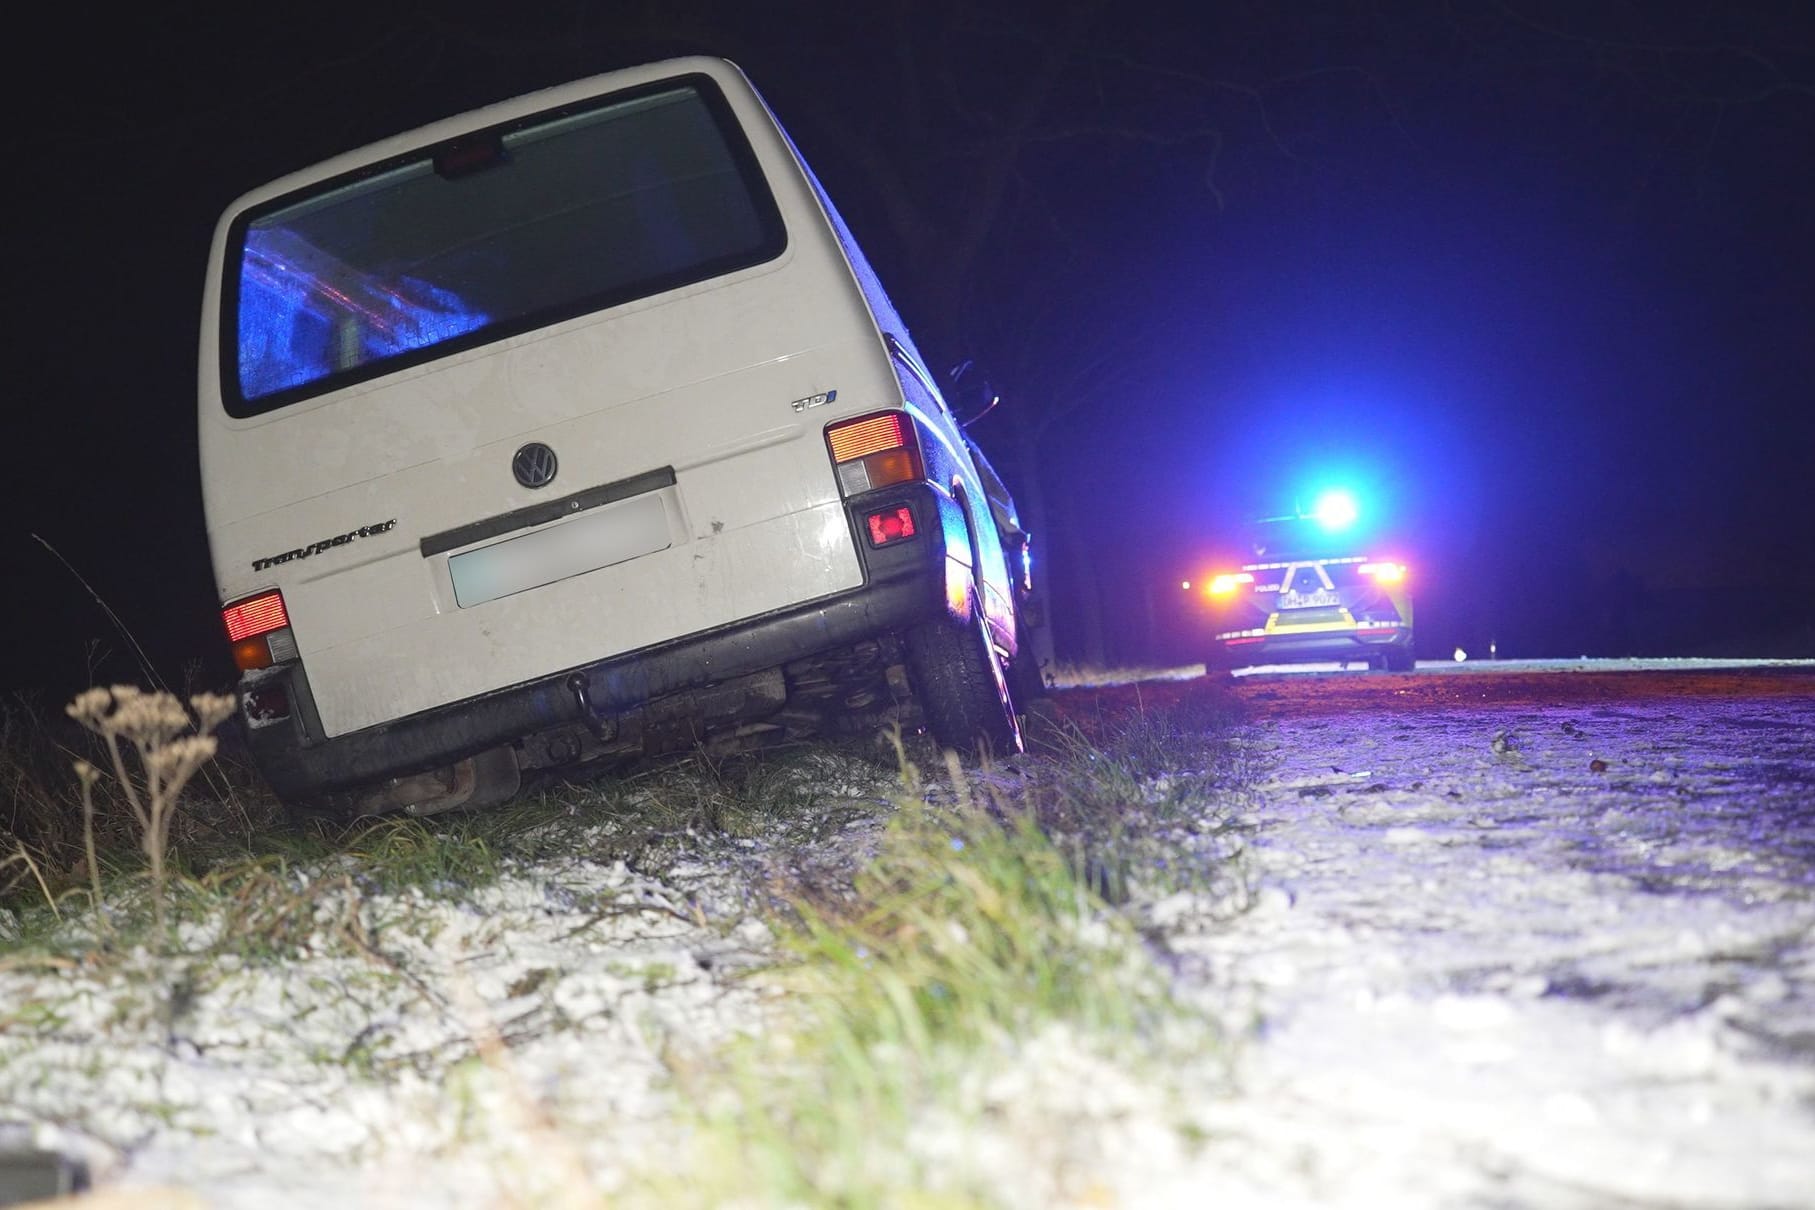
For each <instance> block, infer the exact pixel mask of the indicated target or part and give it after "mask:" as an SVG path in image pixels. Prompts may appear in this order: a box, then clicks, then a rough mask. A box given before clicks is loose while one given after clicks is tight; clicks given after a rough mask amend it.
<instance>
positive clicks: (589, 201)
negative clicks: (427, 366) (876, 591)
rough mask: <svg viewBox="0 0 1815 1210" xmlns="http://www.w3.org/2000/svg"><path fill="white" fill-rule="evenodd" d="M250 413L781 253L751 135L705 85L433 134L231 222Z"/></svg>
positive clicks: (234, 390)
mask: <svg viewBox="0 0 1815 1210" xmlns="http://www.w3.org/2000/svg"><path fill="white" fill-rule="evenodd" d="M234 235H235V245H234V246H235V247H236V248H237V251H238V255H237V257H236V258H234V260H233V261H231V262H230V266H231V267H230V269H229V273H228V281H227V282H226V283H224V285H225V287H226V290H225V295H224V297H225V303H226V305H225V306H224V307H223V309H222V318H223V323H224V324H225V325H226V330H225V331H224V332H223V334H222V335H223V337H224V338H225V339H224V340H223V341H222V362H223V364H222V366H221V370H222V374H221V379H222V387H223V395H224V397H225V400H226V406H227V410H228V411H229V412H230V413H232V414H233V415H236V416H246V415H253V414H256V413H260V412H266V411H270V410H272V409H274V408H277V407H281V406H283V405H285V404H288V403H293V402H296V401H298V400H301V399H305V398H308V397H310V396H312V395H316V394H319V393H321V392H322V391H326V390H332V389H335V388H337V387H341V386H345V385H348V384H350V383H353V382H358V381H361V380H363V379H367V378H372V377H375V376H377V375H379V374H384V373H389V372H391V371H393V370H396V369H400V368H402V367H404V366H406V365H413V364H417V363H420V362H423V361H427V360H430V359H432V358H435V357H439V356H444V355H446V354H448V353H451V352H455V351H457V350H461V349H466V348H471V347H473V346H475V345H478V344H483V343H486V342H488V341H492V340H497V339H500V338H502V337H505V336H510V335H514V334H516V333H519V332H524V331H528V330H530V329H533V328H537V327H541V326H544V325H546V324H550V323H555V322H558V321H560V320H563V319H568V318H571V317H573V316H576V315H582V314H585V313H586V312H589V311H594V310H598V309H600V308H603V307H609V306H614V305H616V304H619V303H623V302H628V301H630V300H632V299H636V298H641V297H646V296H648V295H651V294H656V293H660V292H662V291H664V290H670V289H674V288H676V287H678V286H682V285H686V284H689V283H691V282H696V281H703V280H706V279H707V278H711V277H716V276H719V275H721V274H724V273H728V272H732V271H734V270H736V269H740V268H744V267H747V266H749V265H753V264H758V263H760V262H762V261H765V260H768V259H771V258H773V257H775V256H777V255H779V254H780V252H781V250H782V248H783V246H784V244H785V236H784V234H783V231H782V228H781V219H780V215H779V214H778V212H777V210H776V208H775V203H774V201H773V199H772V198H771V197H770V195H769V192H768V189H767V187H766V185H765V183H764V182H763V179H762V176H761V173H760V172H759V170H758V169H757V166H756V161H755V157H754V155H753V154H752V153H751V151H750V148H749V144H748V143H747V142H746V141H745V139H744V138H743V135H742V132H741V131H739V130H738V128H737V125H736V122H735V119H734V118H733V116H732V114H731V111H730V109H729V107H728V106H727V105H726V104H725V103H724V100H723V98H722V96H721V95H720V94H719V93H718V91H717V89H716V88H715V87H714V86H713V85H712V84H711V82H710V81H707V80H705V79H703V78H693V77H690V78H688V80H687V81H685V82H671V83H669V84H666V85H664V86H662V87H659V88H657V89H654V90H648V89H645V90H639V91H637V92H635V93H628V94H617V95H614V96H613V97H611V98H606V99H605V100H604V101H603V102H602V103H598V104H594V105H591V106H587V107H584V108H573V107H569V108H566V109H562V110H559V111H556V112H554V113H551V114H547V115H543V116H542V117H540V118H537V119H533V120H531V121H527V122H518V123H514V124H512V125H510V126H507V127H504V128H500V129H497V130H492V131H484V132H480V133H479V134H477V135H473V136H467V137H464V138H462V139H460V140H457V141H456V142H454V143H452V144H443V145H440V146H436V147H427V148H424V149H423V150H422V152H421V153H420V154H418V155H415V156H410V157H404V158H400V159H395V160H390V161H387V162H385V163H382V164H379V165H376V166H374V167H373V168H370V169H367V170H364V171H362V172H360V173H357V174H354V175H353V176H351V177H344V178H341V179H339V180H337V181H331V182H328V183H326V184H325V185H323V186H322V187H320V188H318V189H315V190H311V191H309V192H308V193H306V194H298V195H293V196H291V197H288V198H285V199H281V200H279V201H278V202H276V203H273V204H271V205H267V206H263V207H260V208H259V209H257V210H254V211H250V212H248V214H247V215H245V216H244V217H243V218H242V219H241V220H240V221H239V222H238V223H237V224H236V225H235V227H234Z"/></svg>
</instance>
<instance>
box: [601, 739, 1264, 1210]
mask: <svg viewBox="0 0 1815 1210" xmlns="http://www.w3.org/2000/svg"><path fill="white" fill-rule="evenodd" d="M1224 721H1226V720H1224ZM1217 723H1218V720H1217V719H1213V718H1210V717H1208V716H1205V715H1204V714H1202V713H1201V712H1195V713H1194V707H1190V706H1188V707H1187V708H1186V709H1184V710H1183V711H1178V712H1156V713H1154V714H1151V715H1149V714H1146V713H1145V712H1137V713H1136V715H1135V716H1134V717H1131V718H1124V719H1120V720H1117V721H1116V722H1115V723H1114V725H1112V726H1111V727H1110V730H1109V732H1108V733H1106V734H1105V735H1104V736H1103V738H1104V740H1105V743H1104V744H1103V746H1100V747H1099V746H1095V745H1092V744H1090V743H1089V742H1088V741H1087V740H1086V739H1085V738H1084V737H1083V736H1082V735H1081V734H1079V733H1077V732H1075V731H1074V732H1071V733H1069V734H1068V735H1067V736H1066V737H1065V741H1064V743H1063V745H1062V746H1061V749H1060V750H1059V751H1058V752H1056V753H1050V754H1049V755H1048V756H1047V757H1046V758H1045V759H1044V760H1043V761H1042V762H1040V764H1039V766H1038V768H1037V773H1038V776H1037V777H1034V778H1030V779H1028V780H1027V781H1025V782H1024V783H1023V784H1021V785H1020V786H1019V787H1018V789H1017V790H1015V791H1012V792H1011V791H1009V790H1006V789H1004V783H1003V782H1002V781H1001V780H1000V779H997V778H992V777H991V776H990V774H989V771H988V770H985V771H984V772H983V773H982V774H980V775H978V776H975V777H972V776H968V775H967V774H966V773H965V771H963V770H961V769H959V768H958V767H957V766H956V764H955V762H953V763H951V764H950V765H949V766H948V769H947V774H948V782H947V784H946V785H945V787H943V789H944V790H945V793H944V794H943V795H942V794H940V793H938V792H936V790H935V792H932V793H928V792H927V788H925V787H922V786H921V785H920V781H919V774H918V771H917V770H916V769H915V768H914V766H913V765H912V764H911V763H910V762H908V761H907V760H906V759H905V756H904V759H903V762H902V768H903V775H904V778H903V785H902V787H901V790H900V792H899V794H898V796H897V798H896V803H895V811H894V815H893V817H892V819H891V821H890V823H889V827H888V830H887V832H886V834H885V836H884V839H883V842H882V845H881V848H880V851H879V852H878V853H877V855H876V857H875V859H874V860H873V862H871V864H870V865H868V866H867V867H866V868H865V869H864V870H863V871H862V872H861V873H860V874H859V875H858V877H857V879H856V881H855V884H854V886H853V887H852V893H851V895H850V896H849V897H848V898H845V899H833V900H828V899H825V898H802V899H796V900H795V902H794V907H793V914H792V915H791V917H790V918H788V919H786V920H783V921H779V922H778V926H779V927H780V929H781V935H782V938H783V945H784V948H785V951H786V954H787V961H786V962H785V963H784V965H783V966H782V967H781V968H779V969H778V971H777V972H775V977H776V980H777V986H778V987H780V988H782V989H784V990H785V1001H784V1004H785V1006H786V1007H785V1008H784V1009H783V1011H782V1013H781V1015H780V1016H779V1018H778V1019H777V1022H776V1025H775V1028H773V1029H769V1030H761V1031H757V1032H753V1033H752V1034H751V1035H750V1036H749V1037H748V1038H746V1039H745V1040H743V1041H742V1042H740V1043H739V1044H738V1045H737V1046H735V1047H733V1048H731V1049H730V1050H729V1051H728V1052H727V1053H725V1054H721V1055H718V1056H714V1057H713V1058H711V1059H707V1060H691V1061H689V1060H680V1061H677V1079H678V1080H679V1083H680V1086H681V1088H682V1089H683V1091H684V1095H685V1096H686V1097H687V1098H688V1099H689V1100H690V1101H691V1102H692V1103H693V1104H694V1106H695V1107H696V1109H697V1111H698V1114H699V1123H698V1137H699V1140H700V1143H699V1147H700V1160H699V1162H698V1163H697V1164H696V1165H693V1166H691V1167H690V1168H689V1169H688V1171H687V1172H686V1174H685V1175H684V1177H675V1176H671V1175H668V1174H658V1175H654V1176H650V1177H648V1178H647V1179H646V1180H645V1181H644V1182H643V1183H642V1184H640V1185H639V1186H638V1187H637V1189H636V1192H637V1193H638V1194H641V1195H646V1196H647V1198H648V1200H649V1202H650V1204H653V1205H664V1206H667V1205H677V1206H716V1205H725V1204H745V1205H760V1206H903V1207H953V1208H959V1207H984V1206H997V1205H1001V1204H1003V1202H1002V1198H1001V1196H1000V1194H1001V1189H1000V1178H1001V1172H1000V1169H999V1168H993V1167H992V1166H991V1163H990V1161H989V1158H988V1157H989V1155H990V1154H991V1152H992V1149H993V1148H999V1147H1001V1146H1004V1145H1006V1146H1009V1147H1012V1148H1015V1149H1017V1150H1019V1151H1020V1152H1022V1153H1023V1154H1024V1156H1025V1155H1032V1154H1036V1153H1039V1152H1040V1151H1041V1150H1042V1149H1044V1150H1045V1151H1046V1153H1047V1155H1048V1158H1049V1159H1050V1161H1051V1163H1050V1164H1049V1165H1047V1166H1046V1167H1045V1168H1043V1169H1041V1170H1040V1171H1038V1172H1037V1173H1036V1172H1029V1173H1028V1174H1027V1176H1028V1180H1029V1181H1030V1184H1029V1186H1028V1188H1029V1189H1032V1188H1034V1187H1035V1186H1037V1185H1038V1184H1039V1182H1042V1181H1044V1182H1047V1184H1048V1186H1049V1187H1048V1188H1047V1190H1046V1192H1047V1194H1050V1195H1052V1196H1055V1197H1056V1196H1059V1195H1061V1194H1064V1195H1068V1196H1091V1194H1090V1181H1091V1180H1092V1176H1091V1174H1090V1171H1089V1169H1090V1166H1091V1164H1090V1160H1089V1157H1088V1156H1085V1155H1082V1154H1079V1153H1077V1152H1076V1151H1073V1150H1070V1145H1071V1144H1072V1143H1075V1142H1077V1139H1075V1138H1072V1139H1069V1140H1068V1138H1067V1137H1066V1136H1067V1127H1066V1125H1065V1123H1066V1122H1067V1121H1070V1122H1072V1123H1073V1124H1074V1127H1075V1125H1076V1123H1077V1122H1078V1121H1079V1120H1080V1119H1082V1120H1084V1121H1088V1120H1089V1119H1090V1118H1091V1117H1092V1115H1093V1113H1094V1112H1096V1109H1095V1107H1093V1105H1092V1101H1093V1096H1092V1092H1091V1090H1090V1089H1088V1088H1080V1087H1074V1086H1070V1085H1069V1084H1068V1083H1067V1082H1066V1081H1065V1080H1064V1078H1063V1077H1054V1076H1052V1075H1050V1074H1043V1073H1044V1072H1045V1069H1046V1068H1047V1067H1049V1066H1053V1065H1055V1064H1054V1061H1053V1060H1054V1054H1055V1047H1056V1053H1057V1056H1058V1059H1057V1064H1056V1065H1057V1066H1059V1067H1066V1066H1070V1067H1071V1068H1073V1069H1074V1070H1076V1071H1083V1072H1090V1071H1092V1070H1097V1071H1101V1070H1106V1069H1112V1070H1115V1071H1119V1072H1123V1073H1126V1072H1127V1071H1129V1070H1133V1071H1136V1072H1138V1073H1140V1075H1141V1076H1142V1077H1151V1078H1152V1080H1153V1083H1154V1086H1156V1087H1159V1086H1163V1085H1164V1084H1165V1079H1164V1076H1163V1075H1161V1074H1160V1073H1162V1072H1163V1071H1164V1070H1165V1069H1167V1068H1169V1067H1172V1066H1173V1065H1174V1064H1176V1063H1178V1062H1180V1061H1186V1062H1193V1063H1201V1062H1202V1061H1203V1060H1204V1059H1205V1058H1206V1057H1210V1058H1212V1059H1214V1056H1215V1055H1216V1054H1217V1052H1218V1048H1219V1047H1220V1046H1221V1045H1222V1042H1221V1041H1220V1040H1219V1039H1218V1037H1217V1034H1216V1031H1215V1029H1214V1028H1213V1027H1212V1026H1211V1025H1210V1024H1209V1023H1208V1022H1207V1021H1206V1020H1204V1019H1202V1018H1201V1017H1199V1016H1198V1015H1197V1014H1196V1013H1194V1012H1193V1011H1192V1010H1190V1009H1189V1008H1187V1007H1186V1006H1184V1005H1182V1004H1180V1003H1178V1002H1176V1001H1175V1000H1174V998H1173V997H1172V995H1171V991H1170V983H1169V980H1168V977H1167V975H1166V973H1165V972H1164V970H1163V969H1162V968H1161V966H1160V965H1159V963H1158V962H1157V961H1156V960H1155V959H1154V957H1153V956H1152V954H1151V953H1150V952H1149V951H1148V949H1147V948H1146V947H1145V946H1144V944H1143V939H1142V936H1141V931H1140V926H1139V922H1138V918H1137V915H1136V913H1134V912H1133V911H1131V910H1128V900H1129V892H1130V891H1131V890H1132V889H1133V887H1134V885H1135V884H1139V883H1143V882H1146V881H1148V880H1147V879H1146V878H1145V876H1144V875H1142V874H1137V872H1136V871H1134V870H1132V869H1126V870H1124V873H1123V875H1122V876H1121V877H1119V878H1118V879H1117V880H1115V882H1114V884H1109V883H1106V882H1105V879H1104V878H1103V877H1102V875H1101V871H1102V869H1103V868H1104V867H1105V866H1108V865H1124V864H1126V863H1127V862H1128V861H1129V860H1130V859H1128V858H1126V857H1125V856H1122V855H1119V847H1120V848H1125V847H1126V846H1127V845H1129V844H1130V842H1131V841H1134V840H1151V841H1154V842H1156V843H1157V842H1160V841H1162V840H1164V841H1167V842H1176V841H1177V840H1178V836H1177V835H1176V833H1178V832H1179V831H1180V830H1181V829H1190V828H1199V829H1206V830H1208V831H1210V832H1211V833H1213V834H1215V835H1216V836H1218V837H1219V838H1221V839H1226V835H1225V833H1224V831H1223V829H1225V828H1226V827H1227V826H1228V825H1227V805H1226V802H1225V803H1224V804H1223V805H1221V806H1219V798H1218V795H1219V794H1223V793H1224V792H1228V791H1232V790H1233V789H1234V788H1235V787H1236V777H1237V775H1238V773H1239V770H1238V769H1236V768H1234V767H1232V766H1231V764H1230V762H1229V753H1228V750H1226V749H1224V748H1222V747H1221V744H1222V743H1223V735H1222V733H1220V732H1218V731H1217V730H1215V729H1214V728H1215V726H1216V725H1217ZM1206 727H1208V728H1211V729H1210V730H1204V728H1206ZM1174 741H1176V742H1174ZM1056 825H1063V827H1062V828H1061V827H1059V826H1056ZM1175 851H1176V850H1175ZM1187 851H1188V850H1187ZM1239 853H1240V849H1239V846H1238V845H1237V846H1231V847H1225V848H1224V849H1222V850H1220V851H1219V852H1218V853H1217V854H1216V855H1214V856H1213V857H1210V858H1206V859H1205V861H1204V862H1203V863H1202V864H1201V865H1200V866H1199V867H1198V868H1197V869H1196V872H1195V874H1193V875H1185V874H1181V873H1180V872H1174V873H1173V874H1171V875H1165V876H1162V877H1161V878H1160V880H1159V881H1160V882H1162V883H1163V884H1164V886H1165V887H1166V888H1168V889H1177V888H1178V887H1179V886H1180V885H1181V883H1184V884H1189V886H1190V887H1191V888H1192V889H1196V890H1201V891H1204V892H1206V893H1212V894H1225V895H1226V894H1227V893H1228V890H1229V888H1230V886H1231V885H1234V884H1239V883H1241V881H1242V879H1241V875H1240V869H1239V867H1240V861H1239ZM1106 890H1113V891H1119V892H1120V894H1105V891H1106ZM1237 898H1240V897H1239V896H1237ZM1055 1039H1057V1040H1058V1041H1056V1042H1055ZM1179 1133H1180V1137H1181V1139H1183V1138H1185V1137H1186V1136H1188V1134H1189V1128H1188V1126H1187V1125H1186V1124H1184V1123H1180V1125H1179ZM1004 1136H1007V1137H1004ZM1084 1150H1086V1151H1087V1150H1088V1148H1085V1149H1084ZM1033 1167H1034V1168H1040V1166H1039V1165H1037V1164H1036V1165H1033ZM1022 1200H1023V1204H1037V1203H1038V1202H1039V1200H1040V1198H1039V1196H1034V1197H1033V1198H1032V1200H1031V1201H1029V1200H1027V1199H1022Z"/></svg>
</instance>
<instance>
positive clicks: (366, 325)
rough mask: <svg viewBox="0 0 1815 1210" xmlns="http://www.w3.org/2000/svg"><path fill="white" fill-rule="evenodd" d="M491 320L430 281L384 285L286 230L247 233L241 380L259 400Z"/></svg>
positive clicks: (241, 311) (402, 280) (241, 314)
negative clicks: (287, 388)
mask: <svg viewBox="0 0 1815 1210" xmlns="http://www.w3.org/2000/svg"><path fill="white" fill-rule="evenodd" d="M490 318H491V317H490V316H489V315H487V314H485V313H484V312H481V311H475V310H472V309H471V308H469V307H468V306H467V305H466V304H465V303H464V302H463V301H462V300H461V299H460V298H459V297H458V296H457V295H455V294H453V293H451V292H449V291H447V290H443V289H441V288H440V287H437V286H434V285H432V284H430V283H428V282H424V281H420V280H417V279H414V278H409V277H400V278H399V279H398V280H396V281H394V282H387V281H383V280H381V279H378V278H375V277H373V276H372V275H370V274H366V273H361V272H359V271H358V270H355V269H353V268H352V267H350V266H348V265H346V264H344V263H342V262H340V261H338V260H336V259H335V258H334V257H332V256H330V255H328V254H326V253H324V252H322V251H321V250H319V249H317V248H314V247H311V246H310V245H309V244H308V243H307V242H306V241H304V240H302V239H300V238H299V237H297V236H296V235H294V234H293V233H291V232H288V231H284V230H281V229H277V228H267V229H253V230H250V231H248V232H247V233H246V251H245V258H244V259H243V260H242V261H241V262H240V294H239V377H240V390H241V392H242V393H243V394H244V395H245V397H246V398H247V399H257V398H261V397H263V396H266V395H271V394H274V393H276V392H278V391H281V390H284V389H285V388H286V387H293V386H299V385H301V384H303V383H307V382H314V381H316V380H318V379H321V378H325V377H327V376H328V375H330V374H333V373H335V372H336V371H339V370H349V369H353V368H355V367H357V366H362V365H365V364H367V363H368V362H372V361H377V360H379V359H381V358H385V357H391V356H395V355H396V354H398V353H404V352H408V351H410V350H412V349H421V348H426V347H427V346H429V345H433V344H438V343H440V342H441V341H444V340H450V339H452V338H453V337H456V336H459V335H462V334H463V333H466V332H471V331H473V330H474V329H475V328H479V327H482V326H484V325H485V324H486V323H488V322H490Z"/></svg>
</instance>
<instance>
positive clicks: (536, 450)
mask: <svg viewBox="0 0 1815 1210" xmlns="http://www.w3.org/2000/svg"><path fill="white" fill-rule="evenodd" d="M557 465H558V464H557V463H556V462H555V452H554V451H553V450H551V449H549V448H548V447H547V446H546V445H543V444H542V443H541V442H540V441H532V442H530V443H529V444H528V445H526V446H524V447H523V448H522V449H520V450H518V451H517V453H516V455H515V456H514V457H513V458H512V459H511V460H510V470H511V474H513V475H515V476H516V477H517V482H518V483H521V484H522V485H523V486H524V487H547V486H548V485H549V484H550V483H552V482H554V478H555V467H556V466H557Z"/></svg>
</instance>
